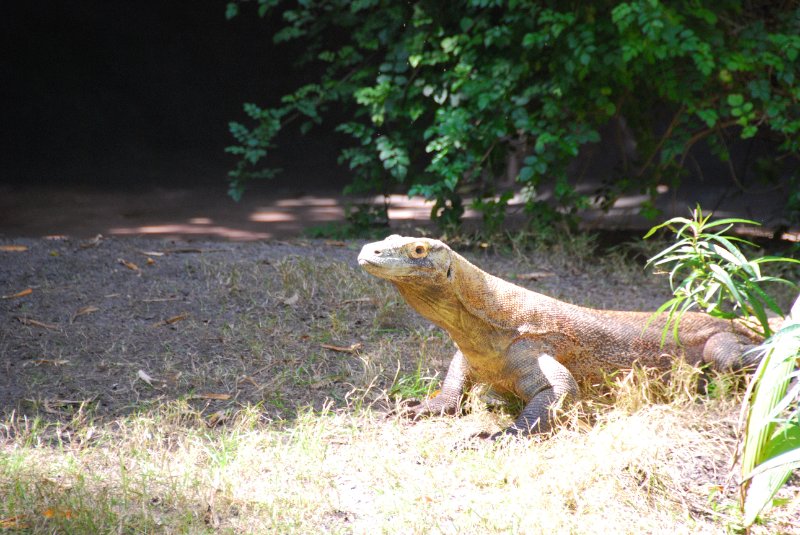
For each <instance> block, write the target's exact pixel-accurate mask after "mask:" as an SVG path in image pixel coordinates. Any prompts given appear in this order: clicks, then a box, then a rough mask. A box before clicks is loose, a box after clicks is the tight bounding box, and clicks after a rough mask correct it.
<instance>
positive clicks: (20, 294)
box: [2, 288, 33, 299]
mask: <svg viewBox="0 0 800 535" xmlns="http://www.w3.org/2000/svg"><path fill="white" fill-rule="evenodd" d="M32 293H33V288H25V289H24V290H20V291H19V292H17V293H15V294H10V295H4V296H3V297H2V299H16V298H18V297H25V296H26V295H31V294H32Z"/></svg>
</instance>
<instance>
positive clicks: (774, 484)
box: [742, 298, 800, 526]
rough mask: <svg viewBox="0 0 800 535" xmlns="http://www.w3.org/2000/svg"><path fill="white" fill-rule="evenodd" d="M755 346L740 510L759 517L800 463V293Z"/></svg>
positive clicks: (748, 522)
mask: <svg viewBox="0 0 800 535" xmlns="http://www.w3.org/2000/svg"><path fill="white" fill-rule="evenodd" d="M757 351H758V352H759V353H761V354H762V355H763V360H762V361H761V363H760V364H759V367H758V370H757V371H756V373H755V376H754V378H753V381H752V382H751V383H750V387H749V388H748V394H749V396H748V397H746V398H745V399H747V400H749V402H748V403H746V404H745V406H744V407H743V411H746V414H747V420H746V427H745V435H744V442H743V444H742V475H743V482H742V509H743V511H744V521H745V525H746V526H749V525H751V524H752V523H753V522H755V520H756V517H757V516H758V514H759V513H760V512H761V511H762V510H763V509H764V508H765V507H766V506H767V505H768V504H769V503H770V501H771V500H772V499H773V497H774V496H775V494H776V493H777V491H778V490H779V489H780V488H781V486H783V484H784V483H785V482H786V480H787V479H789V476H790V475H791V474H792V471H793V470H795V469H797V468H799V467H800V407H798V404H797V399H798V396H800V383H797V382H795V383H794V384H793V385H792V386H791V388H789V385H790V381H791V379H792V378H795V380H796V379H797V378H798V377H800V371H798V369H797V367H798V365H800V298H798V299H797V301H795V304H794V306H793V307H792V312H791V314H790V315H789V316H788V317H787V318H786V319H785V321H784V324H783V326H782V327H781V329H780V330H779V331H778V332H777V333H775V335H774V336H772V337H771V338H769V339H768V340H767V341H765V342H764V343H763V344H762V345H761V346H760V347H759V348H758V349H757Z"/></svg>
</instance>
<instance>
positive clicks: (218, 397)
mask: <svg viewBox="0 0 800 535" xmlns="http://www.w3.org/2000/svg"><path fill="white" fill-rule="evenodd" d="M191 398H192V399H216V400H220V401H227V400H229V399H231V395H230V394H217V393H216V392H204V393H202V394H194V395H192V396H191Z"/></svg>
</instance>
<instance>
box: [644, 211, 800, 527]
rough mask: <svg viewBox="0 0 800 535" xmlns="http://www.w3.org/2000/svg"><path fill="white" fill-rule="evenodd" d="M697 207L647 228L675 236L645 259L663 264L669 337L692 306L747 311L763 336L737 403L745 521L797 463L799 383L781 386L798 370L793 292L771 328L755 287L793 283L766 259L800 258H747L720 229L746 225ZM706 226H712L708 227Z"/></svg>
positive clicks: (767, 300) (799, 318) (764, 299)
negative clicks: (764, 269) (767, 267)
mask: <svg viewBox="0 0 800 535" xmlns="http://www.w3.org/2000/svg"><path fill="white" fill-rule="evenodd" d="M710 219H711V216H710V215H708V216H703V213H702V211H701V210H700V208H699V207H698V208H697V209H696V210H695V212H694V214H693V218H692V219H687V218H680V217H678V218H674V219H671V220H670V221H667V222H666V223H663V224H662V225H658V226H656V227H653V228H652V229H651V230H650V232H649V233H648V234H647V236H645V237H649V236H651V235H653V234H654V233H655V232H656V231H658V230H659V229H662V228H665V227H666V228H669V229H670V230H672V231H673V232H674V233H675V234H676V236H677V241H676V243H675V244H673V245H671V246H670V247H667V248H666V249H664V250H663V251H661V252H660V253H658V254H656V255H655V256H653V257H652V258H651V259H650V261H649V264H650V265H654V266H661V267H668V268H669V275H670V286H671V287H672V292H673V295H674V297H673V298H672V299H671V300H669V301H667V302H666V303H665V304H664V305H663V306H661V307H660V308H659V310H658V312H657V314H658V313H663V312H664V311H668V313H669V321H668V322H667V325H666V326H665V328H664V334H663V336H665V337H666V336H667V335H668V333H669V331H670V327H671V326H672V330H673V333H674V335H675V336H676V337H677V332H678V324H679V322H680V317H681V315H682V314H683V313H684V312H686V311H687V310H689V309H690V308H692V307H699V308H702V309H703V310H705V311H706V312H708V313H709V314H711V315H713V316H717V317H721V318H726V319H731V320H734V319H749V318H751V317H755V318H756V319H757V321H758V323H759V326H760V329H759V328H756V329H757V330H759V331H760V332H761V334H764V335H765V336H766V337H767V338H766V340H765V341H764V342H763V343H762V344H761V345H760V346H758V347H756V348H754V349H753V350H752V351H755V352H757V353H759V354H760V355H761V361H760V363H759V366H758V369H757V370H756V372H755V374H754V376H753V378H752V380H751V381H750V384H749V385H748V389H747V394H746V395H745V400H744V403H743V405H742V416H743V420H744V421H745V427H744V436H743V439H742V444H741V451H742V480H741V488H742V502H741V505H742V511H743V514H744V524H745V526H750V525H751V524H752V523H753V522H755V520H756V518H757V516H758V514H759V513H760V512H761V511H762V510H763V509H764V508H765V507H766V506H767V505H768V504H769V503H770V501H771V500H772V499H773V497H774V496H775V494H776V493H777V491H778V490H779V489H780V488H781V486H783V484H784V483H785V482H786V480H787V479H788V478H789V476H790V475H791V473H792V470H794V469H795V468H797V467H800V407H798V404H797V400H798V396H799V395H800V384H798V383H797V382H795V383H794V385H793V386H792V387H791V388H789V385H790V380H791V379H792V378H797V377H798V376H800V372H798V366H799V365H800V298H798V299H797V300H796V301H795V304H794V306H793V307H792V311H791V314H790V315H789V316H786V317H785V319H784V322H783V324H782V326H781V328H780V330H778V332H776V333H773V332H772V329H771V327H770V324H769V322H768V321H767V320H768V318H767V315H766V309H771V310H772V311H774V312H775V313H776V314H778V315H780V316H783V315H784V314H783V312H782V311H781V309H780V307H779V306H778V304H777V303H776V302H775V300H774V299H773V298H772V297H770V296H769V295H768V294H767V293H766V291H765V290H764V289H763V288H762V287H761V286H762V285H763V284H764V283H767V282H778V283H783V284H788V285H790V286H791V287H792V288H793V289H795V290H796V289H797V285H796V284H794V283H792V282H790V281H787V280H784V279H781V278H778V277H769V276H764V275H763V274H762V273H761V265H762V264H764V263H766V262H783V263H787V264H797V263H800V262H798V261H797V260H795V259H792V258H779V257H761V258H756V259H754V260H748V259H747V258H746V257H745V256H744V255H743V254H742V252H741V251H740V249H739V247H738V246H737V244H747V245H752V244H749V243H748V242H746V241H744V240H742V239H740V238H737V237H736V236H730V235H727V234H726V233H727V232H728V231H729V230H730V229H731V228H732V227H733V225H734V224H735V223H753V222H752V221H746V220H740V219H723V220H719V221H713V222H711V221H710ZM712 229H713V230H712Z"/></svg>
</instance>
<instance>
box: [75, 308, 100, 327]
mask: <svg viewBox="0 0 800 535" xmlns="http://www.w3.org/2000/svg"><path fill="white" fill-rule="evenodd" d="M98 310H100V309H99V308H97V307H96V306H94V305H86V306H85V307H81V308H79V309H78V310H76V311H75V313H74V314H73V315H72V318H70V320H69V322H70V323H72V322H73V321H75V318H77V317H79V316H85V315H86V314H91V313H92V312H97V311H98Z"/></svg>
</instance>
